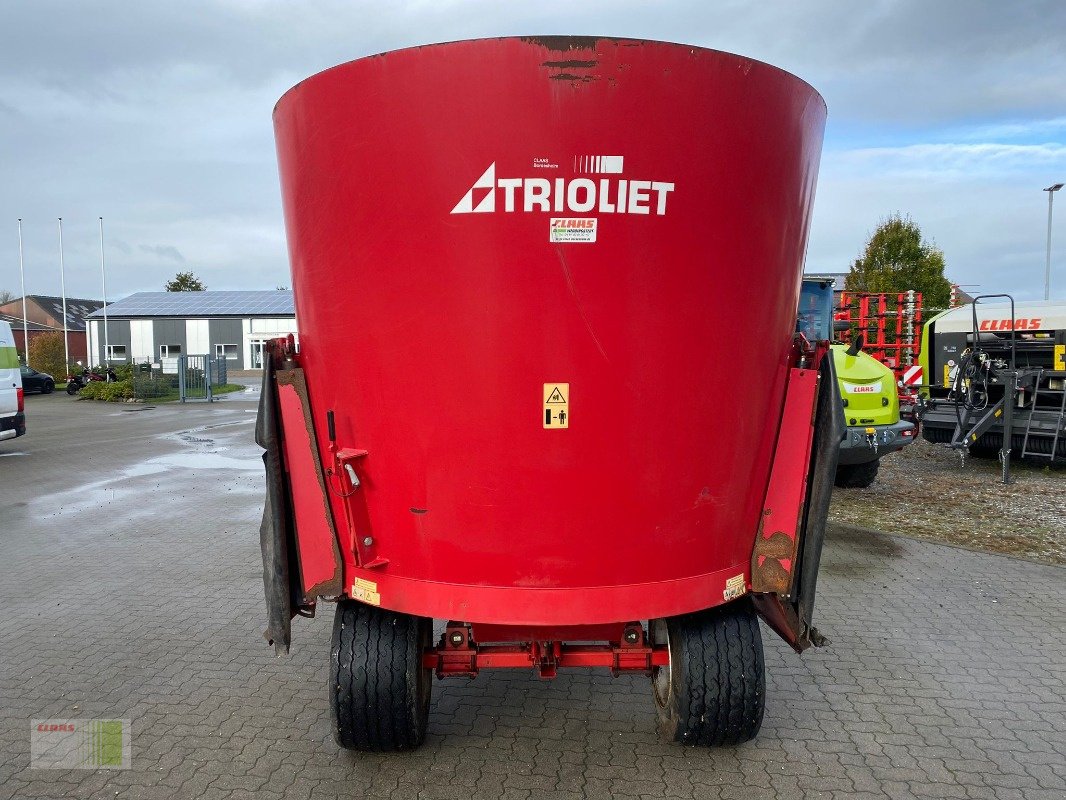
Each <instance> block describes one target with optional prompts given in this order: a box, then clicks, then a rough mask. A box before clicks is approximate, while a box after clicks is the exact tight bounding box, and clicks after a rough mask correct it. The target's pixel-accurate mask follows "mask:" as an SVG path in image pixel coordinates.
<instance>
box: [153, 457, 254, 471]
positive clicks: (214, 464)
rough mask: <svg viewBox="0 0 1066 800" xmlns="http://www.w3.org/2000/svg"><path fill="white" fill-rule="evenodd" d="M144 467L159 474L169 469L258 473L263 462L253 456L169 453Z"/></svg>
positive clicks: (154, 459)
mask: <svg viewBox="0 0 1066 800" xmlns="http://www.w3.org/2000/svg"><path fill="white" fill-rule="evenodd" d="M144 466H146V467H147V466H158V467H159V471H161V472H165V471H167V470H168V469H169V468H177V469H235V470H241V471H244V472H260V471H261V470H262V469H263V462H262V460H261V459H259V458H256V457H255V456H252V457H251V458H232V457H230V456H224V455H221V454H219V453H171V454H170V455H167V456H159V457H158V458H153V459H152V460H151V461H149V462H147V463H146V464H145V465H144Z"/></svg>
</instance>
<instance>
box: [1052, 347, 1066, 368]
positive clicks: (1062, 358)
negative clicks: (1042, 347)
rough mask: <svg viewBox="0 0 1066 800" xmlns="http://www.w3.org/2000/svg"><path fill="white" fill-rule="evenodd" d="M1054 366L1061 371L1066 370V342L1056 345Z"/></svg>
mask: <svg viewBox="0 0 1066 800" xmlns="http://www.w3.org/2000/svg"><path fill="white" fill-rule="evenodd" d="M1054 368H1055V369H1056V370H1058V371H1059V372H1066V344H1057V345H1055V363H1054Z"/></svg>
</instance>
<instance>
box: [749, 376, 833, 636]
mask: <svg viewBox="0 0 1066 800" xmlns="http://www.w3.org/2000/svg"><path fill="white" fill-rule="evenodd" d="M815 378H816V380H815ZM789 384H790V385H789V392H788V395H787V396H786V402H785V413H784V415H783V417H782V424H781V432H780V434H779V437H778V449H777V453H776V455H775V458H774V469H773V472H772V474H771V480H770V486H769V487H768V489H767V496H766V502H765V504H764V511H763V524H762V527H761V529H760V530H759V533H758V535H757V538H756V542H755V548H754V550H753V552H752V591H753V592H754V594H753V595H752V602H753V603H754V605H755V608H756V610H757V611H758V612H759V613H760V614H761V615H762V617H763V618H764V619H765V620H766V623H767V624H768V625H769V626H770V627H771V628H772V629H773V630H774V631H775V632H776V633H777V634H778V635H779V636H781V638H782V639H784V640H785V641H786V642H788V643H789V644H790V645H791V646H792V647H793V649H795V650H796V651H797V652H802V651H803V650H805V649H807V648H808V647H810V646H811V645H812V644H814V645H820V644H822V643H823V642H824V639H823V637H822V636H820V635H819V633H818V631H817V630H816V629H815V628H814V626H813V624H812V621H813V612H814V596H815V591H816V587H817V580H818V566H819V563H820V561H821V553H822V542H823V540H824V538H825V527H826V518H827V516H828V513H829V498H830V495H831V493H832V489H833V480H834V476H835V474H836V466H837V459H838V457H839V454H840V441H841V439H842V438H843V436H844V432H845V426H844V418H843V415H842V413H841V405H840V392H839V388H838V386H837V379H836V370H835V368H834V365H833V359H832V357H831V356H829V357H823V358H822V359H821V361H820V363H819V366H818V370H817V374H815V372H814V370H798V369H794V370H793V371H792V375H791V377H790V381H789Z"/></svg>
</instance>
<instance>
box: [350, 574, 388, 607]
mask: <svg viewBox="0 0 1066 800" xmlns="http://www.w3.org/2000/svg"><path fill="white" fill-rule="evenodd" d="M352 599H353V600H359V601H360V602H363V603H369V604H370V605H372V606H380V605H381V595H380V594H378V585H377V584H376V583H374V582H373V581H364V580H363V579H362V578H356V579H355V583H353V584H352Z"/></svg>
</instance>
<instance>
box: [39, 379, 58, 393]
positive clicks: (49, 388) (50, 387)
mask: <svg viewBox="0 0 1066 800" xmlns="http://www.w3.org/2000/svg"><path fill="white" fill-rule="evenodd" d="M55 390H56V385H55V384H54V383H53V382H52V381H45V382H44V387H43V388H42V389H41V394H51V393H52V392H54V391H55Z"/></svg>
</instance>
